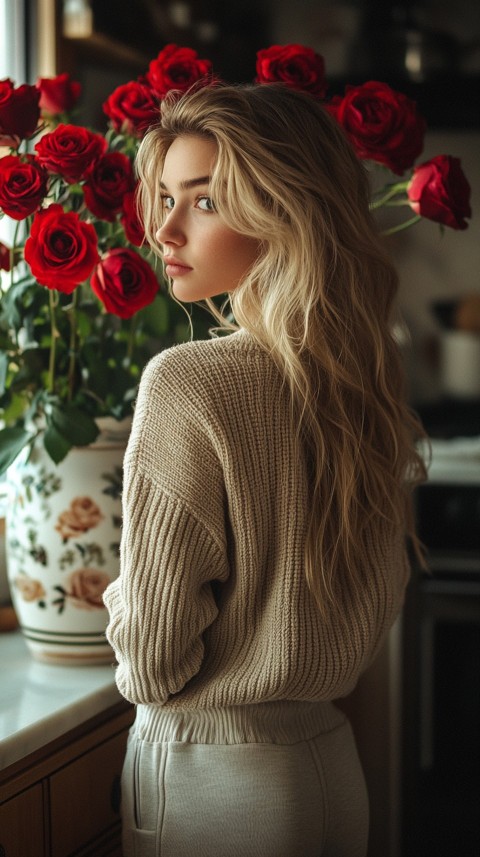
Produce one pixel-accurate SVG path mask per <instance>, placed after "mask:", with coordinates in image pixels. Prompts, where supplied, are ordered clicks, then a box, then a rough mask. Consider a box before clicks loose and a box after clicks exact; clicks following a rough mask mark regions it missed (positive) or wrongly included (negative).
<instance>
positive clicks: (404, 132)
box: [329, 80, 426, 175]
mask: <svg viewBox="0 0 480 857" xmlns="http://www.w3.org/2000/svg"><path fill="white" fill-rule="evenodd" d="M329 110H330V112H331V113H332V114H333V115H334V116H335V117H336V119H337V120H338V122H340V124H341V125H343V127H344V129H345V131H346V132H347V134H348V136H349V138H350V140H351V142H352V143H353V145H354V147H355V149H356V152H357V155H358V156H359V157H360V158H363V159H365V160H369V161H376V163H378V164H384V165H385V166H386V167H388V168H389V169H390V170H392V172H394V173H396V174H397V175H401V174H402V173H403V172H404V170H406V169H408V167H411V166H412V164H413V162H414V161H415V159H416V158H417V157H418V156H419V154H420V152H421V151H422V149H423V137H424V134H425V128H426V125H425V120H424V119H423V118H422V116H420V114H419V113H418V111H417V106H416V104H415V102H414V101H411V100H410V98H407V96H406V95H403V94H402V93H401V92H396V91H395V90H394V89H391V88H390V87H389V86H387V84H386V83H379V82H378V81H376V80H370V81H368V83H364V84H362V85H361V86H347V87H346V89H345V95H344V96H343V98H342V97H341V96H339V95H337V96H335V98H333V99H332V101H331V102H330V104H329Z"/></svg>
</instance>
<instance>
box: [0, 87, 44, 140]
mask: <svg viewBox="0 0 480 857" xmlns="http://www.w3.org/2000/svg"><path fill="white" fill-rule="evenodd" d="M39 101H40V93H39V92H38V91H37V89H36V88H35V87H34V86H30V85H29V84H28V83H24V84H22V86H18V87H17V88H15V87H14V85H13V83H12V81H11V80H10V78H6V79H5V80H2V81H0V137H2V138H3V137H7V138H13V139H14V140H16V143H15V145H16V146H18V143H19V142H20V140H24V139H25V138H26V137H30V136H31V135H32V134H33V132H34V131H35V129H36V127H37V125H38V120H39V118H40V107H39Z"/></svg>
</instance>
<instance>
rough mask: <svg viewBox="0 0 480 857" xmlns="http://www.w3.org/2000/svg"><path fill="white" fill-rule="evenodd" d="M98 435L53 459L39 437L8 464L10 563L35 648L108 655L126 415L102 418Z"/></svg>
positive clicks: (55, 658) (62, 654) (39, 654)
mask: <svg viewBox="0 0 480 857" xmlns="http://www.w3.org/2000/svg"><path fill="white" fill-rule="evenodd" d="M99 425H100V426H101V428H102V431H101V434H100V435H99V438H98V440H97V441H96V442H95V443H94V444H92V445H90V446H89V447H77V448H75V449H73V450H71V452H70V453H69V455H68V456H67V458H66V459H65V460H64V461H62V462H61V463H60V464H58V465H55V464H53V462H52V461H51V460H50V459H49V458H48V456H47V455H46V453H45V451H44V449H43V446H42V445H41V444H36V445H34V447H33V449H32V450H31V452H30V451H29V452H30V454H29V455H27V454H23V455H22V456H20V457H19V459H18V460H17V461H16V462H15V463H14V464H13V465H12V467H11V468H10V469H9V471H8V484H9V490H10V502H9V507H8V511H7V537H6V549H7V566H8V576H9V582H10V589H11V594H12V600H13V604H14V606H15V609H16V612H17V615H18V619H19V622H20V626H21V629H22V632H23V635H24V637H25V640H26V642H27V645H28V646H29V648H30V650H31V652H32V655H33V656H34V657H35V658H36V659H38V660H43V661H49V662H54V663H55V662H58V663H79V664H80V663H81V664H85V663H105V662H113V653H112V651H111V649H110V646H109V645H108V643H107V641H106V639H105V627H106V624H107V621H108V614H107V611H106V609H105V607H104V604H103V592H104V591H105V589H106V587H107V586H108V584H109V583H110V582H111V580H113V579H114V578H115V577H116V576H117V575H118V571H119V543H120V527H121V487H122V463H123V455H124V452H125V446H126V441H127V438H128V433H129V430H130V421H129V420H128V421H123V422H121V423H116V422H115V421H114V420H110V419H108V420H99Z"/></svg>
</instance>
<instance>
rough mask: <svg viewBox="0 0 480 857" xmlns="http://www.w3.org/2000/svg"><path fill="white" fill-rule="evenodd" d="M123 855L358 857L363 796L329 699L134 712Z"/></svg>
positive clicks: (352, 750) (363, 848)
mask: <svg viewBox="0 0 480 857" xmlns="http://www.w3.org/2000/svg"><path fill="white" fill-rule="evenodd" d="M122 820H123V848H124V857H365V855H366V853H367V836H368V800H367V793H366V788H365V782H364V778H363V773H362V770H361V767H360V762H359V759H358V755H357V750H356V747H355V742H354V739H353V735H352V731H351V728H350V725H349V723H348V721H347V719H346V718H345V716H344V715H343V714H342V713H341V712H339V711H338V710H337V709H336V708H335V707H334V706H333V705H331V704H330V703H306V702H302V703H295V702H271V703H263V704H260V705H253V706H243V707H238V708H230V709H222V710H220V709H218V710H203V711H188V712H187V711H183V712H172V711H169V710H166V709H163V708H157V707H154V706H138V708H137V716H136V720H135V723H134V725H133V726H132V729H131V731H130V735H129V740H128V747H127V754H126V759H125V764H124V769H123V774H122Z"/></svg>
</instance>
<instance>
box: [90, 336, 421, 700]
mask: <svg viewBox="0 0 480 857" xmlns="http://www.w3.org/2000/svg"><path fill="white" fill-rule="evenodd" d="M124 479H125V481H124V496H123V506H124V520H123V533H122V544H121V573H120V576H119V578H118V579H117V580H115V581H114V582H113V583H112V584H111V585H110V586H109V587H108V589H107V591H106V593H105V603H106V605H107V607H108V610H109V612H110V622H109V625H108V629H107V637H108V639H109V641H110V643H111V645H112V647H113V649H114V651H115V654H116V656H117V660H118V666H117V669H116V680H117V684H118V688H119V690H120V692H121V693H122V694H123V695H124V696H125V697H126V698H127V699H129V700H130V701H131V702H134V703H147V704H148V703H152V704H160V705H165V706H168V707H169V708H172V709H193V708H199V707H201V708H205V707H223V706H230V705H241V704H245V703H253V702H266V701H268V700H282V699H287V700H311V701H313V700H332V699H335V698H338V697H341V696H343V695H345V694H347V693H348V692H349V691H350V690H351V689H352V688H353V686H354V685H355V683H356V681H357V679H358V677H359V675H360V673H361V672H362V670H363V669H364V668H365V667H366V666H367V665H368V663H369V662H370V660H371V658H372V656H373V655H374V653H375V652H376V651H377V649H378V647H379V645H380V644H381V642H382V640H383V638H384V636H385V634H386V632H387V630H388V629H389V627H390V626H391V624H392V622H393V620H394V618H395V616H396V615H397V613H398V611H399V609H400V607H401V604H402V599H403V592H404V588H405V584H406V581H407V578H408V564H407V561H406V555H405V549H404V539H403V534H401V533H398V534H396V535H395V534H392V533H391V532H390V533H388V534H387V533H385V532H384V529H382V527H380V526H379V531H378V537H377V538H376V539H375V544H374V545H373V555H374V557H375V561H374V563H373V564H372V568H371V576H370V579H369V580H368V583H367V585H365V587H364V588H363V589H362V591H361V593H360V594H355V593H353V592H349V591H348V590H346V591H345V595H344V605H345V606H344V609H345V617H346V619H347V621H346V622H345V623H341V622H335V623H333V624H332V625H331V627H328V628H327V627H325V624H324V623H323V622H322V620H321V617H320V614H319V611H318V609H317V607H316V606H315V603H314V601H313V599H312V597H311V595H310V593H309V590H308V588H307V586H306V583H305V578H304V563H303V552H304V541H305V532H306V524H307V513H308V502H309V501H308V497H307V489H306V478H305V469H304V465H303V463H302V461H301V460H300V459H299V453H298V452H297V447H296V444H295V441H294V431H293V430H292V427H291V422H290V417H289V403H288V394H287V392H286V390H285V389H284V387H283V385H282V380H281V377H280V373H279V371H278V369H277V368H276V366H275V364H274V363H273V361H272V359H271V358H270V357H269V355H268V354H266V353H265V352H264V351H263V350H262V349H261V348H260V347H259V346H258V345H257V344H256V343H255V341H254V340H253V338H252V337H251V336H250V335H249V334H248V333H246V332H245V331H239V332H238V333H234V334H231V335H229V336H224V337H221V338H219V339H213V340H211V341H207V342H204V341H202V342H192V343H188V344H186V345H180V346H176V347H174V348H171V349H169V350H167V351H164V352H163V353H161V354H160V355H158V356H157V357H155V358H154V359H153V360H151V362H150V363H149V365H148V366H147V368H146V369H145V371H144V374H143V378H142V382H141V385H140V391H139V395H138V400H137V404H136V409H135V416H134V422H133V428H132V433H131V437H130V441H129V445H128V449H127V452H126V456H125V473H124Z"/></svg>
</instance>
